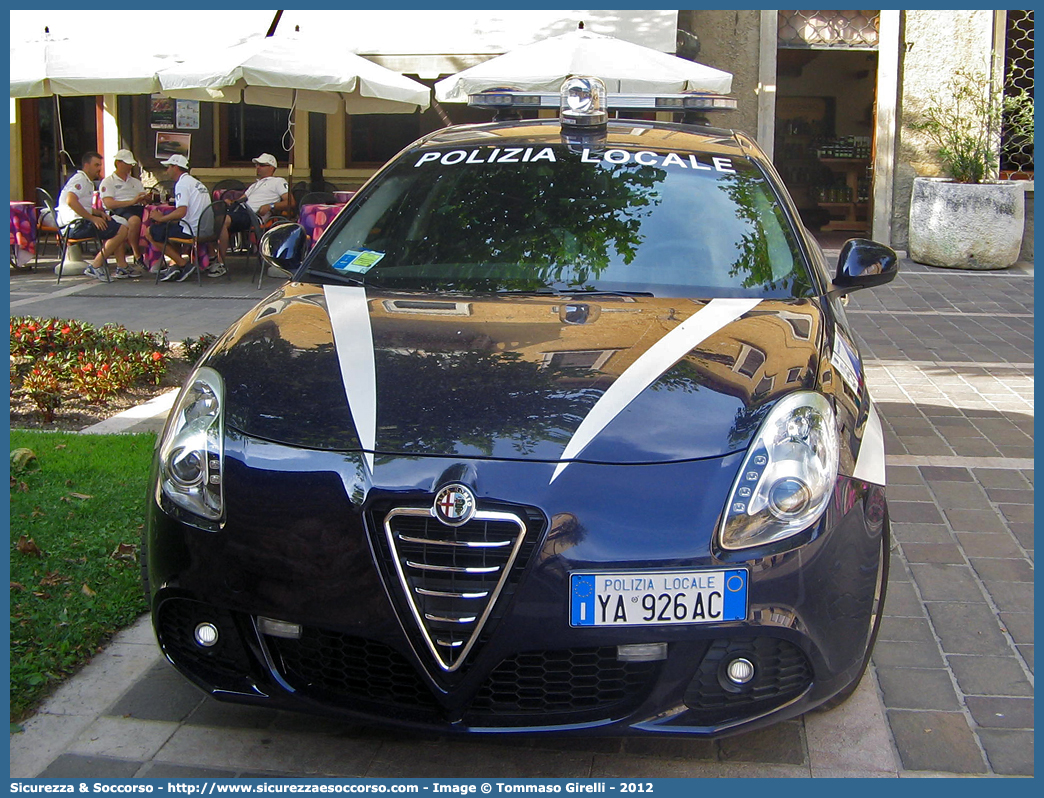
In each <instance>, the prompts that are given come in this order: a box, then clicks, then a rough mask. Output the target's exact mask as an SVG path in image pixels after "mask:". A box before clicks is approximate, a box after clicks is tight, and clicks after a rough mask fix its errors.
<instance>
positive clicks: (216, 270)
mask: <svg viewBox="0 0 1044 798" xmlns="http://www.w3.org/2000/svg"><path fill="white" fill-rule="evenodd" d="M160 163H161V164H162V165H163V166H165V167H167V177H168V178H169V179H170V180H175V181H176V182H175V183H174V205H175V208H174V210H172V211H171V212H170V213H155V214H152V217H151V219H150V222H151V224H150V225H149V226H148V227H147V228H146V229H145V237H146V238H147V239H148V240H149V242H150V243H152V244H155V245H157V246H159V244H166V246H165V247H164V248H163V252H164V254H165V255H167V256H168V257H169V258H170V259H171V260H172V261H174V266H171V267H168V268H166V269H163V271H162V272H160V279H161V280H164V281H166V280H178V281H181V280H187V279H188V278H189V277H191V276H192V275H193V274H195V272H196V268H197V267H196V264H195V263H193V262H192V261H190V260H188V259H187V258H186V257H185V256H184V255H183V254H181V250H180V249H179V248H178V247H176V246H174V245H173V244H171V243H169V240H170V239H171V238H192V237H193V233H194V231H195V230H196V229H198V227H199V217H200V216H202V215H203V211H204V210H206V208H207V206H208V205H209V204H210V192H209V191H207V187H206V186H204V185H203V184H202V183H200V182H199V181H198V180H196V178H194V177H193V176H192V175H190V174H189V171H188V170H189V165H188V159H187V158H186V157H185V156H184V155H181V154H180V153H178V154H175V155H171V156H170V157H169V158H168V159H167V160H165V161H160ZM224 273H225V270H224V268H223V267H222V266H221V265H220V264H216V265H212V266H211V268H210V269H208V270H207V272H206V274H207V276H208V277H220V276H221V275H223V274H224Z"/></svg>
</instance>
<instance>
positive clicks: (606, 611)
mask: <svg viewBox="0 0 1044 798" xmlns="http://www.w3.org/2000/svg"><path fill="white" fill-rule="evenodd" d="M746 617H747V571H746V569H743V568H732V569H727V570H720V571H699V570H694V571H648V572H618V573H575V574H570V575H569V625H570V626H660V625H664V624H667V625H678V624H694V623H722V622H724V621H742V620H745V619H746Z"/></svg>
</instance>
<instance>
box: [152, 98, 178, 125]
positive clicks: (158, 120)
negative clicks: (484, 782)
mask: <svg viewBox="0 0 1044 798" xmlns="http://www.w3.org/2000/svg"><path fill="white" fill-rule="evenodd" d="M150 119H151V122H150V124H151V126H152V129H153V130H173V129H174V100H172V99H171V98H170V97H160V95H158V94H153V95H152V115H151V117H150Z"/></svg>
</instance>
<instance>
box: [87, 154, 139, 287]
mask: <svg viewBox="0 0 1044 798" xmlns="http://www.w3.org/2000/svg"><path fill="white" fill-rule="evenodd" d="M114 160H115V167H116V169H115V171H114V172H113V173H112V174H111V175H109V176H108V177H106V178H105V179H104V180H102V182H101V185H100V186H99V187H98V193H99V194H101V201H102V205H104V206H105V209H106V210H107V211H108V212H109V213H110V214H111V215H112V217H113V219H114V220H116V221H117V222H119V221H120V219H123V220H125V222H126V225H127V243H128V244H130V248H131V253H132V254H133V256H134V262H133V263H132V264H131V266H130V273H131V277H141V275H142V274H144V273H145V272H146V271H148V269H147V267H146V266H145V261H144V259H143V258H142V256H141V217H142V216H143V215H144V213H145V202H146V201H147V200H148V198H149V192H148V191H146V190H145V186H143V185H142V183H141V181H140V180H139V179H138V178H136V177H135V176H134V175H133V174H131V168H132V167H134V165H135V164H137V161H136V160H134V154H133V153H132V152H131V151H130V150H117V151H116V155H115V158H114Z"/></svg>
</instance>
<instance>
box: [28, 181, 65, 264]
mask: <svg viewBox="0 0 1044 798" xmlns="http://www.w3.org/2000/svg"><path fill="white" fill-rule="evenodd" d="M36 203H37V205H36V257H35V258H34V259H33V268H34V269H35V268H36V264H37V263H39V261H40V250H41V249H43V248H44V246H45V245H46V243H47V240H48V239H49V238H51V237H53V238H54V241H55V243H56V244H58V246H59V247H61V245H62V240H61V238H60V237H59V235H58V220H57V219H56V218H55V215H54V210H53V209H54V198H53V197H51V195H50V194H49V193H48V192H47V190H46V189H43V188H39V187H37V189H36ZM48 208H51V210H48Z"/></svg>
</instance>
